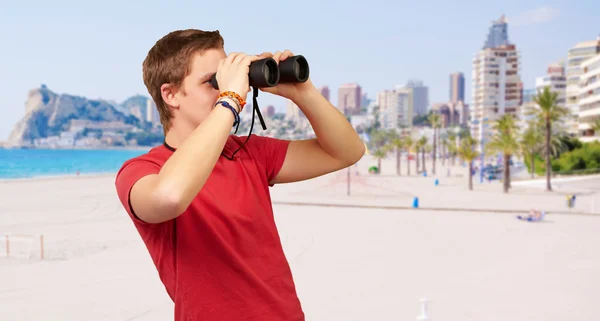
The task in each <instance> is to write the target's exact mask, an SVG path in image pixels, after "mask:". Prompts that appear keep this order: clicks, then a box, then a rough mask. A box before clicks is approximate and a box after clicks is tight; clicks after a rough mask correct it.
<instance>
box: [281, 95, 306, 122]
mask: <svg viewBox="0 0 600 321" xmlns="http://www.w3.org/2000/svg"><path fill="white" fill-rule="evenodd" d="M285 118H286V119H288V120H293V121H296V122H297V121H300V119H302V118H306V116H304V113H303V112H302V110H300V107H298V105H296V104H295V103H294V102H293V101H292V100H290V99H288V101H287V105H286V107H285Z"/></svg>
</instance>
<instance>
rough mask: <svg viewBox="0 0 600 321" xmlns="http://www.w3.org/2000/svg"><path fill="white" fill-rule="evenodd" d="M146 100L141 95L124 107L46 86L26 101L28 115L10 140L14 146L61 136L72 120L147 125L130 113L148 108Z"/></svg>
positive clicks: (33, 90)
mask: <svg viewBox="0 0 600 321" xmlns="http://www.w3.org/2000/svg"><path fill="white" fill-rule="evenodd" d="M146 103H147V98H145V97H143V96H139V95H138V96H134V97H132V98H130V99H128V100H126V101H125V104H122V105H121V106H115V105H114V103H109V102H108V101H104V100H92V99H87V98H85V97H80V96H74V95H68V94H57V93H55V92H53V91H51V90H50V89H48V88H47V87H46V86H45V85H42V86H41V87H40V88H35V89H32V90H31V91H30V92H29V94H28V97H27V101H26V102H25V116H24V117H23V118H22V119H21V120H20V121H19V122H17V124H16V125H15V126H14V128H13V130H12V132H11V134H10V136H9V139H8V142H9V144H12V145H24V144H29V143H31V142H32V141H33V140H35V139H39V138H46V137H49V136H60V134H61V133H62V132H64V131H68V130H69V127H70V126H71V120H72V119H77V120H87V121H90V122H121V123H123V124H127V125H132V126H135V127H137V128H143V127H144V124H143V122H142V121H141V120H140V119H138V117H136V116H135V115H132V114H130V113H128V110H130V109H131V108H141V107H145V105H146ZM138 105H142V106H138Z"/></svg>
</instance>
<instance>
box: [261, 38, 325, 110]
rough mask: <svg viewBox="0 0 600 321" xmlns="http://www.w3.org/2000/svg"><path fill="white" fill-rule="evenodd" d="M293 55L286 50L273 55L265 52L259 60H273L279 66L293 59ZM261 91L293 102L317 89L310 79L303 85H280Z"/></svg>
mask: <svg viewBox="0 0 600 321" xmlns="http://www.w3.org/2000/svg"><path fill="white" fill-rule="evenodd" d="M293 55H294V54H293V53H292V52H291V51H289V50H285V51H283V52H280V51H277V52H276V53H275V54H272V53H270V52H263V53H262V54H260V55H259V58H260V59H264V58H273V59H274V60H275V61H276V62H277V64H279V62H281V61H284V60H286V59H287V58H289V57H292V56H293ZM259 89H260V90H261V91H264V92H267V93H271V94H273V95H277V96H281V97H284V98H287V99H290V100H292V101H296V100H297V99H298V97H300V96H301V95H303V94H304V93H306V92H309V91H311V90H315V87H314V85H313V84H312V82H311V81H310V78H309V79H308V80H306V82H303V83H295V84H278V85H277V86H275V87H266V88H259Z"/></svg>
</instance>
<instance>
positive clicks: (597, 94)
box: [579, 55, 600, 142]
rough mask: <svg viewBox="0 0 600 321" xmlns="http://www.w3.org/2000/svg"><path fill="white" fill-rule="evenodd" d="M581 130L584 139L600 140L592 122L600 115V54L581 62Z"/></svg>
mask: <svg viewBox="0 0 600 321" xmlns="http://www.w3.org/2000/svg"><path fill="white" fill-rule="evenodd" d="M581 70H582V74H581V88H580V93H579V131H580V135H581V140H582V141H584V142H585V141H590V140H599V139H600V137H599V136H598V131H597V130H594V129H593V128H592V126H591V125H592V124H593V123H594V122H595V121H597V120H598V119H599V117H600V55H596V56H595V57H593V58H590V59H587V60H586V61H584V62H583V63H581Z"/></svg>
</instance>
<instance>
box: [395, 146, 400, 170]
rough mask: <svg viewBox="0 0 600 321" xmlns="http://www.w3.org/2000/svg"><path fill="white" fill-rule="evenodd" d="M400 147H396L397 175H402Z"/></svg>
mask: <svg viewBox="0 0 600 321" xmlns="http://www.w3.org/2000/svg"><path fill="white" fill-rule="evenodd" d="M400 161H401V159H400V148H396V175H398V176H400Z"/></svg>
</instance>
